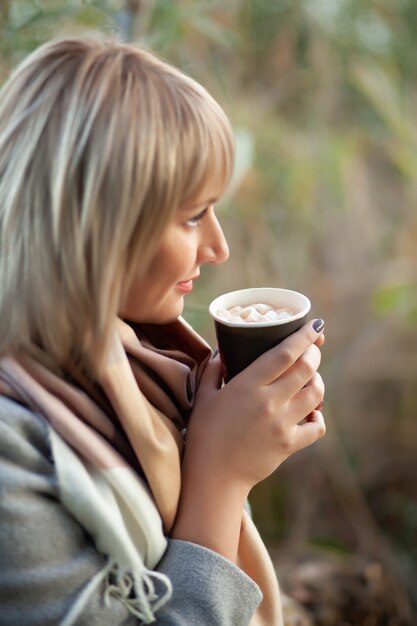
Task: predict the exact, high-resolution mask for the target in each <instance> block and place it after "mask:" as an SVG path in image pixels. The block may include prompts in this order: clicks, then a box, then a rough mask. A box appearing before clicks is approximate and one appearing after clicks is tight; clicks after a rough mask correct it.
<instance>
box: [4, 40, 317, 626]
mask: <svg viewBox="0 0 417 626" xmlns="http://www.w3.org/2000/svg"><path fill="white" fill-rule="evenodd" d="M232 163H233V141H232V132H231V129H230V126H229V123H228V121H227V119H226V117H225V115H224V113H223V111H222V110H221V109H220V107H219V106H218V105H217V104H216V103H215V101H214V100H213V99H212V98H211V97H210V96H209V94H208V93H207V92H206V91H205V90H204V89H203V88H202V87H201V86H200V85H198V84H197V83H195V82H194V81H193V80H191V79H190V78H188V77H186V76H184V75H183V74H182V73H181V72H179V71H178V70H176V69H174V68H172V67H171V66H169V65H168V64H166V63H164V62H162V61H161V60H159V59H157V58H156V57H155V56H154V55H152V54H151V53H149V52H147V51H144V50H140V49H137V48H135V47H133V46H130V45H122V44H119V43H112V42H105V43H103V42H97V41H86V40H81V39H72V40H63V41H55V42H50V43H48V44H46V45H44V46H42V47H41V48H39V49H38V50H36V51H35V52H33V53H32V54H31V55H30V56H29V57H28V58H27V59H26V60H25V61H23V63H22V64H21V65H20V66H19V67H18V68H17V69H16V70H15V72H14V73H13V74H12V75H11V77H10V79H9V80H8V82H7V83H6V85H5V86H4V87H3V90H2V92H1V95H0V320H1V323H0V394H1V395H0V430H1V433H0V552H1V555H2V557H1V559H0V615H1V623H2V624H3V625H11V624H22V625H23V624H30V625H35V624H42V626H47V625H49V624H51V625H52V624H54V625H55V624H63V625H69V624H77V625H81V624H86V625H87V624H88V625H89V626H91V625H94V624H97V625H98V624H99V625H100V626H105V625H106V624H109V625H110V624H111V625H112V626H115V625H116V624H120V625H121V624H124V625H125V624H140V623H143V624H149V623H157V624H161V625H167V624H170V625H175V624H199V625H203V624H207V625H210V626H213V625H215V624H236V625H239V626H240V625H243V624H265V625H266V624H268V626H271V625H274V624H280V623H281V609H280V603H279V591H278V586H277V582H276V579H275V576H274V572H273V568H272V565H271V563H270V561H269V559H268V555H267V553H266V550H265V548H264V546H263V544H262V541H261V539H260V538H259V535H258V534H257V533H256V530H255V528H254V526H253V524H252V522H251V521H250V519H249V516H248V515H247V513H246V510H245V502H246V499H247V496H248V494H249V492H250V490H251V488H252V487H253V486H254V485H255V484H257V483H258V482H260V481H261V480H263V479H264V478H265V477H267V476H268V475H269V474H270V473H271V472H273V471H274V470H275V469H276V468H277V467H278V465H280V463H282V462H283V461H284V460H285V459H286V458H287V457H288V456H289V455H291V454H293V453H294V452H295V451H297V450H299V449H301V448H302V447H304V446H306V445H309V444H311V443H313V442H314V441H316V440H317V439H318V438H320V437H321V436H322V435H323V434H324V430H325V427H324V421H323V416H322V414H321V413H320V411H319V410H315V407H318V406H319V405H320V403H321V401H322V398H323V393H324V390H323V383H322V380H321V377H320V375H319V374H318V373H317V368H318V366H319V362H320V350H319V346H320V345H321V344H322V342H323V335H322V330H323V323H322V321H321V320H315V321H314V322H312V323H309V324H307V325H306V326H305V327H303V328H302V329H301V330H300V331H298V332H297V333H295V334H294V335H293V336H292V337H290V338H289V339H287V340H286V341H284V342H283V343H282V344H281V345H280V346H278V347H277V348H274V349H273V350H271V351H269V352H268V353H266V354H265V355H263V356H262V357H261V358H260V359H258V360H257V361H256V362H255V363H254V364H253V365H251V366H250V367H249V368H247V369H246V370H245V371H244V372H242V373H241V374H240V375H238V376H236V377H235V378H234V379H233V380H232V381H231V382H230V383H228V384H227V385H224V386H223V387H222V386H221V384H220V378H221V374H220V371H221V368H220V364H219V359H218V357H215V358H212V354H211V350H210V348H209V347H208V346H207V344H206V343H205V342H204V341H203V340H202V339H201V338H200V337H199V336H198V335H197V334H196V333H195V332H194V331H193V330H192V329H191V328H190V327H189V326H188V325H187V324H186V323H185V322H184V321H183V320H182V319H181V317H180V316H181V312H182V309H183V304H184V296H185V295H186V293H188V292H189V291H190V290H191V289H192V283H193V281H194V280H196V279H197V278H198V275H199V273H200V267H201V266H202V265H203V264H204V263H220V262H222V261H224V260H225V259H226V258H227V256H228V248H227V244H226V241H225V239H224V236H223V233H222V230H221V228H220V225H219V223H218V221H217V218H216V215H215V212H214V205H215V203H216V201H217V200H218V199H219V198H220V197H221V195H222V194H223V192H224V190H225V188H226V186H227V183H228V181H229V178H230V175H231V170H232ZM185 431H186V442H185V444H184V439H185Z"/></svg>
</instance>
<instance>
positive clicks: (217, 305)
mask: <svg viewBox="0 0 417 626" xmlns="http://www.w3.org/2000/svg"><path fill="white" fill-rule="evenodd" d="M254 303H264V304H269V305H270V306H272V307H273V308H285V309H288V310H289V311H290V312H291V315H290V316H289V317H286V318H285V319H278V320H276V321H270V322H265V321H262V322H250V323H248V322H245V321H243V320H242V321H239V322H236V321H229V320H226V319H224V318H223V317H222V315H221V314H220V315H219V311H221V310H222V309H223V310H224V309H230V308H231V307H233V306H235V305H240V306H248V305H251V304H254ZM310 308H311V303H310V300H309V299H308V298H307V297H306V296H304V295H303V294H302V293H298V292H297V291H290V290H289V289H275V288H273V287H258V288H253V289H240V290H239V291H231V292H229V293H225V294H223V295H221V296H219V297H218V298H216V299H215V300H213V302H212V303H211V304H210V306H209V314H210V315H211V317H212V318H213V320H214V326H215V330H216V337H217V343H218V346H219V352H220V357H221V361H222V366H223V379H224V381H225V382H226V383H227V382H228V381H229V380H230V379H231V378H233V377H234V376H236V374H239V372H241V371H242V370H243V369H244V368H245V367H247V366H248V365H250V364H251V363H252V362H253V361H255V359H257V358H258V357H259V356H260V355H261V354H263V353H264V352H266V351H267V350H270V349H271V348H273V347H274V346H276V345H277V344H278V343H280V341H282V340H283V339H285V338H286V337H288V335H291V333H293V332H295V331H296V330H298V329H299V328H301V326H302V325H303V324H305V322H306V321H307V316H308V313H309V311H310Z"/></svg>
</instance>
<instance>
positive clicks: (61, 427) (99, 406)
mask: <svg viewBox="0 0 417 626" xmlns="http://www.w3.org/2000/svg"><path fill="white" fill-rule="evenodd" d="M210 356H211V350H210V347H209V346H208V345H207V344H206V343H205V342H204V341H203V339H202V338H201V337H199V336H198V335H197V334H196V333H195V332H194V331H193V330H192V328H191V327H190V326H189V325H188V324H187V323H186V322H184V320H182V319H180V320H178V321H176V322H174V323H172V324H168V325H164V326H153V325H141V326H137V327H136V326H135V325H133V326H130V325H128V324H126V323H124V322H122V321H121V320H117V322H116V326H115V332H114V337H113V343H112V349H111V353H110V356H109V359H108V363H107V366H106V368H105V372H104V375H103V378H102V380H101V381H100V386H99V387H94V386H92V385H86V383H85V381H84V382H83V385H82V386H83V387H84V390H82V389H80V386H79V384H75V381H73V382H72V381H64V380H63V379H61V378H59V377H58V376H56V375H54V374H52V373H51V372H50V371H48V370H47V369H45V368H44V367H43V366H41V365H39V364H38V363H36V362H34V361H33V360H32V359H29V358H27V357H25V356H19V357H16V356H15V357H4V358H2V359H0V392H2V393H3V394H5V395H8V396H10V397H13V398H15V399H17V400H19V401H21V402H23V403H25V404H26V405H28V406H29V407H30V408H31V409H33V410H35V411H39V412H41V413H42V414H43V415H44V416H45V417H46V419H47V420H48V422H49V424H50V426H51V430H52V433H53V434H52V436H51V439H52V445H53V451H54V458H55V462H56V464H57V473H58V476H59V479H60V483H61V489H62V490H63V494H64V497H63V501H64V504H65V505H66V506H68V508H69V509H70V511H71V512H72V513H73V514H74V515H75V516H76V517H77V518H78V519H79V521H80V522H81V523H82V524H83V525H84V526H85V527H86V529H87V530H88V531H89V532H90V533H91V534H92V536H93V538H94V540H95V542H96V545H97V546H98V548H99V549H100V550H101V551H102V552H104V553H105V554H107V555H108V556H109V562H110V564H111V565H113V564H116V565H118V566H119V568H120V565H121V564H123V566H124V571H123V572H122V575H124V573H125V571H126V570H133V571H141V572H142V573H141V576H142V585H141V586H140V589H145V591H144V592H143V593H145V595H146V598H145V599H144V600H143V599H141V598H140V599H139V601H138V604H137V606H136V607H134V608H133V609H132V607H131V606H130V605H129V602H131V601H130V600H128V599H127V598H128V597H130V596H131V595H132V594H131V593H130V588H128V589H127V590H126V593H125V594H124V598H125V603H126V605H127V606H128V608H129V609H131V610H132V612H134V613H135V614H136V615H137V616H138V617H139V618H140V619H142V620H143V622H144V623H150V622H151V621H153V619H154V613H157V609H158V608H159V606H161V604H162V603H163V602H165V601H166V600H167V599H168V598H169V593H170V590H169V586H170V583H169V581H165V583H166V586H167V592H166V593H165V596H164V597H162V599H161V598H159V599H158V597H157V594H155V592H154V582H155V581H152V572H150V571H149V569H150V570H152V568H153V567H155V565H156V564H157V562H158V560H159V559H160V558H161V556H162V554H163V551H164V549H165V546H166V542H165V538H164V534H167V535H169V531H170V529H171V528H172V525H173V523H174V520H175V515H176V510H177V506H178V500H179V495H180V490H181V456H182V445H183V437H182V431H183V429H185V428H186V426H187V419H188V416H189V414H190V412H191V410H192V407H193V402H194V398H195V392H196V389H197V387H198V383H199V380H200V378H201V375H202V372H203V370H204V368H205V365H206V364H207V362H208V360H209V359H210ZM87 387H88V388H87ZM86 392H87V393H86ZM57 458H58V462H57ZM75 466H77V468H78V469H77V470H76V469H75ZM121 471H122V472H123V473H121ZM77 472H78V474H77ZM74 474H77V476H78V479H77V488H75V487H74V482H75V480H74ZM141 477H142V478H141ZM93 483H95V487H94V489H93V488H92V486H91V485H92V484H93ZM80 485H84V487H83V488H81V487H80ZM97 485H98V487H97ZM103 485H105V486H103ZM81 492H82V493H81ZM83 498H84V500H83ZM93 501H94V503H95V504H94V506H93V505H92V502H93ZM121 501H123V506H121V505H120V502H121ZM132 501H133V504H132ZM155 505H156V507H155ZM116 506H117V514H116V512H115V507H116ZM106 507H107V508H106ZM109 507H113V508H112V510H111V512H110V508H109ZM91 511H95V514H94V515H92V513H91ZM155 516H160V517H159V519H160V520H162V525H163V528H162V525H161V524H159V527H158V523H155ZM119 518H120V524H119V525H117V523H116V522H117V520H118V519H119ZM122 518H124V519H122ZM127 518H128V519H127ZM106 519H111V520H114V519H116V522H114V523H113V522H112V525H113V527H112V528H107V527H105V523H104V522H105V520H106ZM97 520H100V523H98V521H97ZM103 520H104V522H103ZM115 524H116V525H115ZM132 529H133V530H132ZM115 544H118V545H116V547H115ZM132 555H133V556H132ZM134 555H136V557H137V558H136V560H135V558H134ZM238 566H239V567H240V568H241V569H242V570H243V571H245V572H246V573H247V574H248V575H249V576H250V577H251V578H252V579H253V580H254V581H255V582H256V583H257V584H258V585H259V587H260V589H261V591H262V593H263V601H262V603H261V605H260V606H259V607H258V609H257V611H256V612H255V615H254V616H253V618H252V620H251V626H281V625H282V610H281V604H280V595H279V589H278V583H277V580H276V576H275V572H274V569H273V566H272V563H271V561H270V558H269V555H268V553H267V550H266V548H265V546H264V544H263V542H262V540H261V538H260V536H259V534H258V532H257V530H256V528H255V526H254V524H253V522H252V521H251V519H250V517H249V516H248V514H247V513H246V512H245V511H243V512H242V527H241V534H240V543H239V550H238ZM146 568H149V569H146ZM142 570H143V571H142ZM143 572H145V573H143ZM161 578H163V577H161ZM123 580H124V579H123ZM143 581H144V582H143ZM96 582H97V581H96ZM162 582H164V581H162ZM94 584H96V583H95V582H94ZM97 584H98V582H97ZM138 589H139V587H135V592H136V594H138V595H141V593H142V591H140V590H139V591H138ZM142 600H143V601H142ZM144 606H145V608H143V607H144ZM73 617H74V616H73ZM156 617H157V615H156ZM63 623H64V622H63ZM65 623H68V624H70V623H72V622H71V619H70V618H68V620H67V621H65Z"/></svg>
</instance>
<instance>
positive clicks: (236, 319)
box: [217, 302, 296, 324]
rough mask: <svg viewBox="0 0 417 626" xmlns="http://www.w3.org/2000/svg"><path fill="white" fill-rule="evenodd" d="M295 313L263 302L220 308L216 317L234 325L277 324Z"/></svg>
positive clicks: (289, 309) (292, 310)
mask: <svg viewBox="0 0 417 626" xmlns="http://www.w3.org/2000/svg"><path fill="white" fill-rule="evenodd" d="M294 313H296V311H295V310H294V309H291V308H289V307H282V306H281V307H277V306H272V305H270V304H266V303H265V302H258V303H254V304H247V305H239V304H237V305H234V306H232V307H230V308H228V309H226V308H221V309H219V310H218V311H217V315H218V316H219V317H220V318H222V319H224V320H225V321H227V322H230V323H232V324H233V323H234V324H241V323H242V322H244V323H245V324H259V323H262V322H277V321H278V320H286V319H288V318H290V317H291V316H293V315H294Z"/></svg>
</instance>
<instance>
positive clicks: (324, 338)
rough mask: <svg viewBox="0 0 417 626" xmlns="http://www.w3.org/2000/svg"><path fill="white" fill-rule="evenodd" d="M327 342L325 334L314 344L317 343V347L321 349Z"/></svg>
mask: <svg viewBox="0 0 417 626" xmlns="http://www.w3.org/2000/svg"><path fill="white" fill-rule="evenodd" d="M325 340H326V337H325V335H324V333H322V334H321V335H319V336H318V339H317V341H315V342H314V343H315V345H316V346H317V347H318V348H321V346H322V345H323V344H324V342H325Z"/></svg>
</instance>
